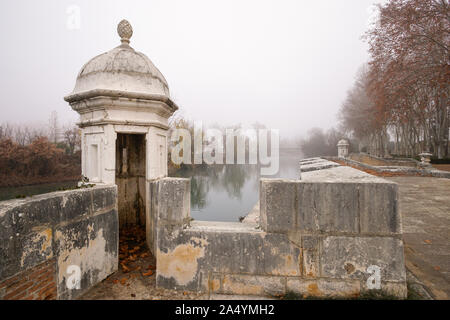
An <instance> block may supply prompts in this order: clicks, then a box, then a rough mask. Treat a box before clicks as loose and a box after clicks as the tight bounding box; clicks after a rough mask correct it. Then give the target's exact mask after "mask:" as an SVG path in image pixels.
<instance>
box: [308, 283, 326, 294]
mask: <svg viewBox="0 0 450 320" xmlns="http://www.w3.org/2000/svg"><path fill="white" fill-rule="evenodd" d="M307 290H308V294H309V295H311V296H316V297H319V296H321V295H322V292H321V291H320V290H319V287H318V286H317V283H311V284H309V285H308V287H307Z"/></svg>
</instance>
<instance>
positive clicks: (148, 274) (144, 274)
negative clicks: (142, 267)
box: [142, 270, 153, 277]
mask: <svg viewBox="0 0 450 320" xmlns="http://www.w3.org/2000/svg"><path fill="white" fill-rule="evenodd" d="M152 274H153V271H152V270H150V271H149V272H145V273H142V275H143V276H145V277H148V276H151V275H152Z"/></svg>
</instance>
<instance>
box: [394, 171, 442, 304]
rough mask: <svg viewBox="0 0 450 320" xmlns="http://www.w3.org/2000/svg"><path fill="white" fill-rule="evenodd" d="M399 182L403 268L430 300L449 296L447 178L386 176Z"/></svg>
mask: <svg viewBox="0 0 450 320" xmlns="http://www.w3.org/2000/svg"><path fill="white" fill-rule="evenodd" d="M386 179H389V180H391V181H394V182H397V183H398V184H399V193H400V212H401V215H402V219H403V221H402V222H403V240H404V243H405V258H406V268H407V269H408V270H409V271H411V273H412V274H414V276H415V277H416V278H417V279H418V280H419V281H420V282H421V283H422V284H423V285H424V286H425V287H426V290H427V291H428V293H429V294H430V295H431V296H432V298H434V299H449V298H450V179H442V178H431V177H389V178H386Z"/></svg>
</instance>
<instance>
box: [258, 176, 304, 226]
mask: <svg viewBox="0 0 450 320" xmlns="http://www.w3.org/2000/svg"><path fill="white" fill-rule="evenodd" d="M298 184H299V181H295V180H284V179H261V182H260V223H261V227H262V228H263V229H264V230H265V231H267V232H287V231H288V230H292V229H295V227H296V220H295V219H296V211H297V205H298V203H297V192H298V191H297V189H298Z"/></svg>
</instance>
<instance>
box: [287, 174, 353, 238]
mask: <svg viewBox="0 0 450 320" xmlns="http://www.w3.org/2000/svg"><path fill="white" fill-rule="evenodd" d="M297 207H298V211H297V219H296V220H297V228H298V229H299V230H302V231H310V232H319V231H320V232H346V233H358V232H359V206H358V184H355V183H334V182H333V183H328V182H314V183H312V182H303V183H301V184H299V191H298V205H297Z"/></svg>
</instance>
